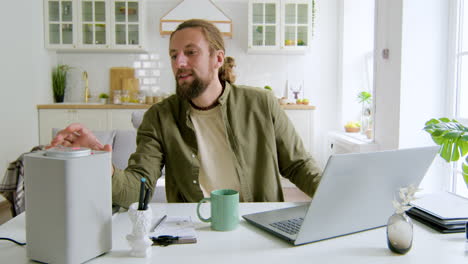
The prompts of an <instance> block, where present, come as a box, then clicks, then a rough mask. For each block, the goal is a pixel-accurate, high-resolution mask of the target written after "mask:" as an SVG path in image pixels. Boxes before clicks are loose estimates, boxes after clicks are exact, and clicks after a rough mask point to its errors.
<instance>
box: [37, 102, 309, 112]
mask: <svg viewBox="0 0 468 264" xmlns="http://www.w3.org/2000/svg"><path fill="white" fill-rule="evenodd" d="M150 107H151V105H148V104H96V103H90V104H85V103H82V104H74V103H58V104H42V105H37V109H148V108H150ZM281 107H282V108H283V109H285V110H315V109H316V107H315V106H313V105H296V104H289V105H281Z"/></svg>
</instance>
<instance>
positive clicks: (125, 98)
mask: <svg viewBox="0 0 468 264" xmlns="http://www.w3.org/2000/svg"><path fill="white" fill-rule="evenodd" d="M129 102H130V93H129V92H128V90H122V103H129Z"/></svg>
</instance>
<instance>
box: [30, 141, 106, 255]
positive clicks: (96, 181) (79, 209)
mask: <svg viewBox="0 0 468 264" xmlns="http://www.w3.org/2000/svg"><path fill="white" fill-rule="evenodd" d="M24 175H25V196H26V197H25V199H26V201H25V202H26V243H27V245H26V250H27V256H28V257H29V258H30V259H32V260H35V261H40V262H46V263H65V264H74V263H82V262H85V261H87V260H89V259H92V258H94V257H97V256H99V255H101V254H103V253H105V252H108V251H110V250H111V248H112V190H111V188H112V185H111V154H110V153H109V152H103V151H94V152H93V151H91V150H90V149H85V148H65V147H58V148H52V149H49V150H46V151H41V152H34V153H30V154H27V155H25V158H24Z"/></svg>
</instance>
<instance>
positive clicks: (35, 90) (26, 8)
mask: <svg viewBox="0 0 468 264" xmlns="http://www.w3.org/2000/svg"><path fill="white" fill-rule="evenodd" d="M2 9H3V10H4V11H5V12H3V14H2V15H1V16H0V25H1V31H2V41H1V43H0V47H1V48H0V54H1V60H0V69H1V75H0V79H1V86H2V87H1V96H0V98H1V104H0V124H1V129H0V179H1V178H2V177H3V173H4V171H5V169H6V166H7V164H8V162H10V161H13V160H15V159H16V157H18V156H19V155H20V154H21V153H23V152H26V151H28V150H30V149H31V148H32V147H33V146H35V145H37V144H38V141H39V139H38V125H37V111H36V104H38V103H45V102H50V101H49V99H48V98H50V96H49V93H51V92H50V91H49V90H48V89H47V88H46V87H48V84H47V82H48V68H49V60H50V58H51V57H50V56H49V54H48V53H47V52H46V51H45V50H44V48H43V37H42V36H43V31H42V1H37V0H30V1H3V2H2Z"/></svg>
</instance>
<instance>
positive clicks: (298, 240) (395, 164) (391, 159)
mask: <svg viewBox="0 0 468 264" xmlns="http://www.w3.org/2000/svg"><path fill="white" fill-rule="evenodd" d="M438 151H439V147H438V146H431V147H421V148H411V149H400V150H390V151H379V152H367V153H351V154H335V155H332V156H330V158H329V159H328V162H327V165H326V166H325V169H324V171H323V174H322V180H321V181H320V184H319V186H318V188H317V190H316V192H315V195H314V197H313V199H312V201H311V202H310V203H309V204H307V205H304V206H296V207H291V208H284V209H277V210H272V211H266V212H259V213H254V214H247V215H243V216H242V217H243V218H244V219H245V220H247V222H249V223H251V224H253V225H255V226H257V227H259V228H261V229H264V230H266V231H268V232H270V233H272V234H274V235H276V236H278V237H280V238H282V239H284V240H286V241H288V242H289V243H291V244H293V245H295V246H297V245H302V244H306V243H312V242H317V241H321V240H324V239H330V238H334V237H339V236H344V235H348V234H352V233H356V232H361V231H365V230H369V229H374V228H378V227H382V226H385V225H386V224H387V220H388V218H389V217H390V216H391V215H392V214H393V212H394V208H393V205H392V200H394V199H395V197H398V191H399V188H401V187H406V186H408V185H410V184H413V185H415V186H418V185H419V183H420V182H421V180H422V179H423V177H424V175H425V174H426V171H427V170H428V168H429V166H430V165H431V164H432V161H433V160H434V157H435V156H436V154H437V152H438Z"/></svg>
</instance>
